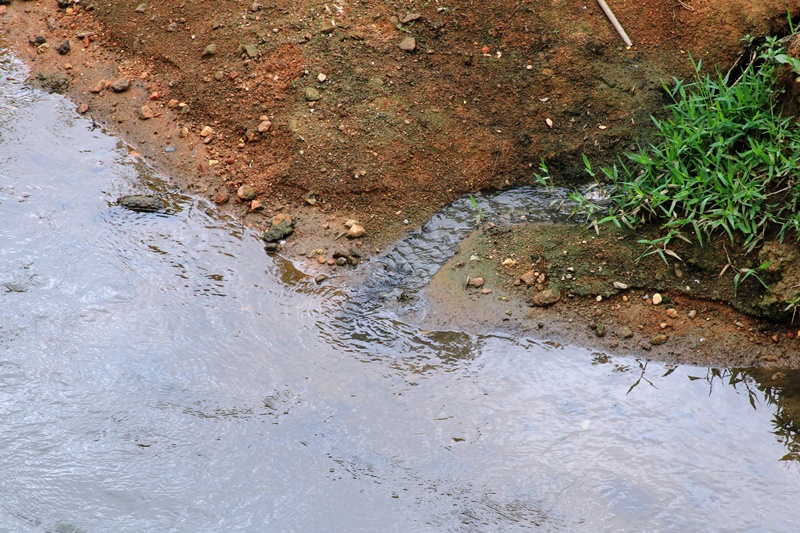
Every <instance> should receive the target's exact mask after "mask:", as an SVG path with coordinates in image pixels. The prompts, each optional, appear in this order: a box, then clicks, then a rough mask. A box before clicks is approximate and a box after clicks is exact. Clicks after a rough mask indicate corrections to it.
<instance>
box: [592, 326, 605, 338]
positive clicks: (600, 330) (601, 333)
mask: <svg viewBox="0 0 800 533" xmlns="http://www.w3.org/2000/svg"><path fill="white" fill-rule="evenodd" d="M594 333H595V335H597V336H598V337H605V336H606V325H605V324H596V325H595V326H594Z"/></svg>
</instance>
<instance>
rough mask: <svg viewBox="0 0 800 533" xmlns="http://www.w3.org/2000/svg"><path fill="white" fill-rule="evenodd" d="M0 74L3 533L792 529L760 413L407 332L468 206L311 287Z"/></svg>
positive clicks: (489, 343)
mask: <svg viewBox="0 0 800 533" xmlns="http://www.w3.org/2000/svg"><path fill="white" fill-rule="evenodd" d="M0 61H1V62H2V65H0V70H1V71H2V80H1V81H0V424H2V431H1V432H0V451H2V453H0V531H8V532H17V531H36V532H40V531H47V532H51V531H52V532H109V531H114V532H142V531H187V532H197V531H204V532H205V531H209V532H210V531H235V530H238V531H281V532H290V531H298V532H312V531H313V532H316V531H319V532H327V531H347V532H354V531H365V532H368V531H402V532H413V531H524V530H542V531H569V532H572V531H587V532H594V531H792V530H796V527H797V524H798V522H800V505H798V502H800V472H798V470H799V469H798V463H797V462H796V461H794V460H781V459H782V458H784V456H786V455H787V454H788V453H789V452H790V451H791V450H792V446H794V445H795V444H794V441H793V438H794V435H793V434H792V430H791V427H792V425H791V424H788V425H787V423H786V421H785V420H784V418H783V413H782V411H781V409H782V408H781V406H780V401H779V400H780V395H781V394H782V393H781V391H775V390H772V391H771V392H769V393H766V392H764V388H763V387H760V386H759V384H758V383H757V382H756V381H755V380H754V379H753V378H752V377H749V376H748V375H747V374H746V373H741V372H736V371H728V370H722V371H716V370H709V369H705V368H694V367H678V368H673V367H666V366H664V365H662V364H656V363H649V364H646V363H645V362H643V361H639V360H637V359H634V358H631V357H622V356H620V357H617V356H605V355H601V354H593V353H591V352H588V351H586V350H583V349H579V348H574V347H564V346H557V345H554V344H550V343H547V342H545V341H536V340H532V339H516V338H509V337H507V336H500V335H497V336H469V335H465V334H462V333H458V332H426V331H421V330H420V329H419V328H417V327H416V326H415V325H414V323H415V321H414V320H412V319H410V318H407V317H406V315H407V314H404V313H402V312H398V311H397V310H396V309H394V308H393V306H392V305H390V304H389V302H392V301H395V302H396V300H397V298H394V296H396V295H397V293H398V291H401V292H402V291H403V290H410V291H414V292H416V291H418V290H419V289H420V287H422V286H423V285H424V280H425V278H426V276H428V275H429V274H430V272H432V271H433V270H435V268H436V265H438V264H439V263H440V262H441V261H442V260H444V259H446V258H447V255H448V254H449V253H451V252H452V244H453V242H451V241H454V240H455V237H452V238H451V239H450V240H448V239H447V238H445V237H444V236H445V235H451V236H452V235H456V234H457V233H458V232H454V227H456V226H457V227H458V228H461V231H465V230H466V229H467V228H468V227H469V222H468V221H458V220H457V217H456V216H455V214H456V213H459V212H462V213H463V212H464V211H465V209H464V205H458V206H456V208H455V209H452V210H451V211H449V212H448V211H445V212H444V213H443V214H442V215H440V216H439V217H437V218H436V219H435V220H434V221H433V224H434V225H435V227H433V228H432V231H433V230H437V229H438V230H441V232H442V233H441V234H440V235H439V236H438V237H437V238H434V239H432V240H428V241H425V242H423V241H424V239H423V238H422V236H421V234H417V235H412V236H410V237H409V238H408V239H405V240H404V241H403V242H401V243H399V244H398V246H397V247H396V248H395V249H394V250H393V251H392V252H390V253H389V254H387V256H386V257H384V258H380V259H379V260H376V261H372V262H371V263H372V264H371V265H367V266H366V268H367V269H368V272H371V276H370V278H369V279H368V281H367V282H365V284H364V285H363V286H362V287H359V288H355V289H353V290H351V291H349V292H348V291H345V290H343V289H340V288H335V287H332V286H326V285H322V286H317V285H316V284H315V283H314V282H313V281H312V280H310V279H309V278H307V277H306V276H304V275H303V274H302V273H300V272H298V271H297V270H295V269H294V268H293V266H292V265H291V264H289V263H286V262H284V261H282V260H280V259H277V258H272V257H269V256H267V255H266V254H265V253H264V252H263V250H262V246H261V244H260V243H259V240H258V236H257V235H254V234H253V233H251V232H250V231H248V230H247V229H245V228H242V227H241V226H240V225H239V224H237V223H236V222H235V221H233V220H230V219H227V218H225V217H224V216H221V215H219V214H218V213H216V212H215V210H214V209H213V208H212V207H211V206H209V204H208V203H207V202H206V201H205V200H203V199H198V198H193V197H189V196H184V195H181V194H180V193H179V192H177V191H174V190H172V189H170V187H169V185H168V183H167V182H166V181H165V180H164V179H162V177H160V176H159V175H158V174H157V172H154V171H151V170H149V169H147V168H145V167H143V166H142V165H140V164H137V163H136V162H134V161H133V160H132V159H131V158H130V157H129V155H128V150H126V149H125V147H124V146H123V145H121V144H120V142H119V141H117V140H116V139H114V138H112V137H110V136H108V135H106V134H105V133H103V132H102V131H101V130H100V129H94V130H93V129H92V124H91V122H90V121H88V120H87V119H84V118H81V117H78V116H77V115H76V114H75V112H74V106H73V104H70V103H68V102H66V101H65V100H63V99H62V98H60V97H58V96H53V95H46V94H42V93H40V92H36V91H33V90H30V89H28V88H26V87H25V86H24V85H22V79H24V76H25V72H24V69H23V68H22V67H21V66H20V65H19V64H18V63H17V62H16V61H15V60H13V59H12V58H11V57H9V56H5V57H0ZM133 192H156V193H158V194H161V195H163V196H164V197H165V198H166V199H167V201H168V203H169V206H170V214H163V215H162V214H142V213H135V212H131V211H127V210H125V209H123V208H120V207H117V206H115V205H113V202H114V200H115V199H116V198H117V197H118V196H120V195H122V194H126V193H133ZM526 194H527V195H528V196H529V193H526V192H525V191H523V192H518V193H516V195H517V196H514V195H513V194H512V195H511V196H505V197H500V199H494V200H493V199H487V198H482V199H481V200H480V201H481V202H482V203H483V204H484V205H485V206H486V208H487V209H489V208H490V207H491V206H490V204H492V202H495V203H496V204H498V205H500V208H502V207H503V205H505V204H504V202H505V203H508V201H509V198H510V199H512V200H514V201H521V199H520V196H525V195H526ZM503 198H505V200H503ZM537 202H539V203H541V202H540V201H539V200H536V199H535V198H534V199H531V200H530V202H529V206H534V207H535V205H538V204H537ZM534 207H530V209H534ZM526 209H527V208H526ZM448 213H449V214H448ZM531 216H535V213H531ZM429 229H431V228H429ZM429 233H430V232H429ZM435 234H436V233H435V231H434V235H435ZM386 265H388V266H386ZM384 267H386V268H384ZM389 267H391V268H389ZM388 270H391V271H393V272H400V273H405V274H407V275H405V276H394V277H392V278H391V279H389V277H388V276H386V275H381V272H383V271H388ZM386 295H388V296H386ZM412 311H413V313H411V315H415V314H419V313H420V312H424V308H422V307H420V305H419V304H417V307H416V308H414V309H412ZM415 316H416V315H415ZM412 318H413V317H412ZM787 427H788V428H789V429H787Z"/></svg>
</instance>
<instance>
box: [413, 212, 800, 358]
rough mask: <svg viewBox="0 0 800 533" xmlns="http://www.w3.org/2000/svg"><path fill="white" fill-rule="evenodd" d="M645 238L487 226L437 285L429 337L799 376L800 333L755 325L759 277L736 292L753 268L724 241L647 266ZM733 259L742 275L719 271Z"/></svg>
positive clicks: (577, 229)
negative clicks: (549, 345) (561, 347)
mask: <svg viewBox="0 0 800 533" xmlns="http://www.w3.org/2000/svg"><path fill="white" fill-rule="evenodd" d="M637 237H646V234H642V233H640V234H638V235H636V236H634V235H631V234H626V233H623V232H617V231H613V230H611V229H610V228H603V230H602V231H601V232H600V235H597V234H596V233H595V231H594V230H593V229H591V228H583V227H581V226H578V225H570V224H551V223H539V224H509V225H493V224H491V223H489V224H484V225H483V226H482V227H481V228H480V229H478V230H476V231H475V232H474V233H473V234H472V235H471V236H470V237H469V238H468V239H466V240H465V241H464V243H463V244H462V246H461V250H460V251H459V253H458V254H457V255H456V257H454V258H453V259H451V260H450V261H449V262H448V263H447V265H445V267H444V268H442V269H441V270H440V271H439V272H438V273H437V274H436V276H434V279H433V281H432V282H431V284H430V286H429V287H428V289H427V295H428V297H429V298H430V301H431V302H432V306H431V311H430V313H429V314H428V316H427V317H426V322H425V326H426V327H428V328H431V329H435V328H454V329H463V330H466V331H472V332H476V333H484V332H489V331H492V330H493V329H496V328H497V327H498V324H499V325H500V327H501V328H502V329H504V330H506V331H511V332H519V333H520V334H523V335H532V336H535V337H538V338H545V339H549V340H552V341H555V342H560V343H570V344H579V345H584V346H586V345H588V346H592V347H594V348H596V349H597V350H598V351H599V352H600V353H603V352H606V353H625V354H634V355H645V356H646V357H648V358H656V359H660V360H664V361H669V362H673V363H690V364H698V365H711V366H714V365H718V366H738V367H750V366H786V367H798V366H800V349H798V346H799V345H800V339H798V334H799V333H800V331H798V330H800V326H798V324H792V323H791V320H789V321H783V322H780V323H776V322H773V321H770V320H768V319H764V318H756V317H755V316H753V315H754V314H757V313H758V305H759V303H760V302H762V301H763V300H764V299H765V298H768V295H766V291H765V289H764V288H763V287H762V286H761V284H760V283H759V282H758V281H757V280H755V279H754V278H753V277H749V278H747V279H746V280H744V281H742V282H741V283H740V285H739V286H738V290H737V289H735V287H734V283H733V277H734V276H735V271H734V266H735V265H739V266H736V267H735V268H737V269H739V268H741V267H742V266H744V265H749V264H750V262H751V261H753V260H754V258H753V257H748V256H744V255H743V254H741V253H733V252H729V251H728V250H729V249H730V248H732V247H730V246H729V245H726V243H724V242H720V243H716V244H707V245H706V246H705V247H702V248H701V247H699V246H697V247H690V246H684V247H681V248H676V249H677V250H678V252H679V253H680V255H681V259H682V261H678V260H675V259H673V258H668V259H669V261H668V262H665V261H663V260H662V259H661V258H660V257H659V256H658V255H655V254H654V255H650V256H647V257H643V258H640V255H641V253H642V250H643V247H642V246H641V245H639V244H638V243H637V242H636V238H637ZM728 259H730V264H731V265H734V266H730V267H727V268H726V267H725V266H722V267H721V268H720V265H725V264H727V262H728ZM776 266H777V265H776ZM723 269H724V272H723V271H722V270H723ZM794 276H795V275H794V274H790V277H791V278H792V279H794V280H796V279H797V278H796V277H794ZM656 302H657V303H656ZM728 302H731V303H728Z"/></svg>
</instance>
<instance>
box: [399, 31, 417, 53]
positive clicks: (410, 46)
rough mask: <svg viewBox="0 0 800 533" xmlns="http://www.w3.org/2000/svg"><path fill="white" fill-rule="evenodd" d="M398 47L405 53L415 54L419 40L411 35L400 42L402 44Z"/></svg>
mask: <svg viewBox="0 0 800 533" xmlns="http://www.w3.org/2000/svg"><path fill="white" fill-rule="evenodd" d="M397 47H398V48H399V49H400V50H403V51H405V52H413V51H414V50H416V49H417V40H416V39H414V38H413V37H411V36H410V35H409V36H408V37H406V38H404V39H403V40H402V41H400V44H398V45H397Z"/></svg>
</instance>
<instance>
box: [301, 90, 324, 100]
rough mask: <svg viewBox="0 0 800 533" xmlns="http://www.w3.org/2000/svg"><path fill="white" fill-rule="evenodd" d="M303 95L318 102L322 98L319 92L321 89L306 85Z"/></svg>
mask: <svg viewBox="0 0 800 533" xmlns="http://www.w3.org/2000/svg"><path fill="white" fill-rule="evenodd" d="M303 96H304V97H305V99H306V101H308V102H316V101H318V100H320V99H321V98H322V96H321V95H320V94H319V91H318V90H316V89H315V88H314V87H306V88H305V91H303Z"/></svg>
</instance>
